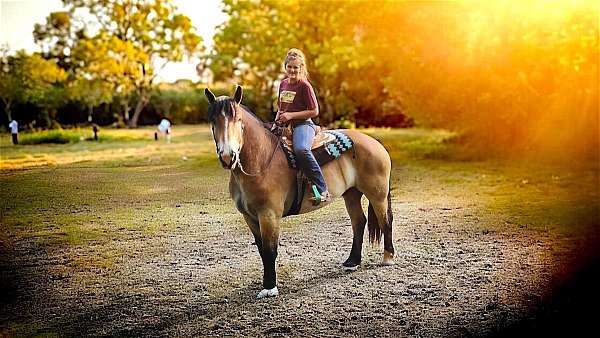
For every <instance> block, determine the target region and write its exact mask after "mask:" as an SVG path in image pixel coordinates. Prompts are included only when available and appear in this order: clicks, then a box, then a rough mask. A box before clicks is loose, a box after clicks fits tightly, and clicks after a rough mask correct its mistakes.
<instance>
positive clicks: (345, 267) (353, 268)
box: [342, 265, 358, 272]
mask: <svg viewBox="0 0 600 338" xmlns="http://www.w3.org/2000/svg"><path fill="white" fill-rule="evenodd" d="M342 269H344V271H348V272H350V271H356V270H358V265H355V266H343V265H342Z"/></svg>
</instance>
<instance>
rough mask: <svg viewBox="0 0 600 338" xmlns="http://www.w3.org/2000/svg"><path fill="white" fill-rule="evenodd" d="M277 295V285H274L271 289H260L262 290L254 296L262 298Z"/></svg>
mask: <svg viewBox="0 0 600 338" xmlns="http://www.w3.org/2000/svg"><path fill="white" fill-rule="evenodd" d="M278 295H279V291H278V290H277V287H274V288H272V289H262V291H261V292H259V293H258V295H256V298H257V299H263V298H265V297H277V296H278Z"/></svg>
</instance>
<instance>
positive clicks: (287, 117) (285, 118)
mask: <svg viewBox="0 0 600 338" xmlns="http://www.w3.org/2000/svg"><path fill="white" fill-rule="evenodd" d="M290 120H291V118H290V114H289V113H281V114H279V118H278V119H277V121H278V122H281V123H283V124H286V123H288V122H289V121H290Z"/></svg>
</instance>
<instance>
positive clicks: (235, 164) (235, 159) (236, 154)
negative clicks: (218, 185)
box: [217, 105, 282, 177]
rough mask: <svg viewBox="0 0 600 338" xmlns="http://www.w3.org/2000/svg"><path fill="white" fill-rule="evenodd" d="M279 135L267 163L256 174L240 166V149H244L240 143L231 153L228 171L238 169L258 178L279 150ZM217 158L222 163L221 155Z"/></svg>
mask: <svg viewBox="0 0 600 338" xmlns="http://www.w3.org/2000/svg"><path fill="white" fill-rule="evenodd" d="M232 109H234V110H235V109H236V108H235V106H233V105H232ZM241 124H242V127H241V128H242V138H244V122H243V121H242V122H241ZM281 137H282V136H281V134H279V135H278V136H277V144H276V145H275V148H274V149H273V152H272V153H271V156H270V158H269V162H267V165H266V166H265V167H263V168H261V169H260V170H259V171H258V172H256V173H248V172H247V171H246V170H245V169H244V166H243V165H242V159H241V156H240V153H241V152H242V148H243V147H244V143H243V142H242V143H241V144H242V145H241V146H240V148H239V149H238V150H237V151H234V152H233V158H232V160H231V166H230V167H229V168H228V169H230V170H235V168H238V167H239V168H240V171H241V172H242V173H243V174H245V175H246V176H253V177H256V176H260V175H261V174H262V173H263V172H264V171H265V170H267V169H269V167H270V166H271V162H273V158H275V153H276V152H277V149H279V147H281ZM217 155H218V156H219V160H220V161H221V162H222V163H224V161H223V160H222V159H221V155H220V154H217Z"/></svg>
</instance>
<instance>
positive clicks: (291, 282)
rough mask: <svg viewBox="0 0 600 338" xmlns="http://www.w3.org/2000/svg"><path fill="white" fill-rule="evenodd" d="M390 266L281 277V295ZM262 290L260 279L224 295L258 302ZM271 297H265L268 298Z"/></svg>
mask: <svg viewBox="0 0 600 338" xmlns="http://www.w3.org/2000/svg"><path fill="white" fill-rule="evenodd" d="M389 268H390V267H389V266H383V265H381V264H377V263H363V264H361V265H360V267H359V268H358V270H356V271H346V270H344V269H343V268H342V266H341V264H340V265H339V267H333V266H332V267H331V268H328V269H327V270H326V271H325V273H320V274H317V275H315V276H311V277H308V278H289V279H288V280H287V281H285V283H282V280H281V278H280V279H279V283H280V285H279V286H278V289H279V292H280V297H281V296H283V297H285V298H289V299H294V298H297V297H302V296H303V295H304V294H305V293H306V292H309V291H310V290H311V289H313V288H315V287H318V286H321V285H327V284H329V282H330V281H334V280H338V279H340V278H344V277H349V276H352V275H361V272H365V271H375V270H379V269H389ZM260 290H262V284H261V282H260V281H254V282H251V283H249V284H248V285H246V286H242V287H239V288H235V289H232V290H231V291H229V292H227V293H226V294H225V295H223V297H224V298H226V299H228V300H229V301H234V302H240V303H252V302H256V301H257V299H256V294H257V293H258V292H259V291H260ZM268 299H269V298H266V299H263V301H264V300H268ZM220 302H221V301H220V300H215V301H214V302H213V303H220Z"/></svg>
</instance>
